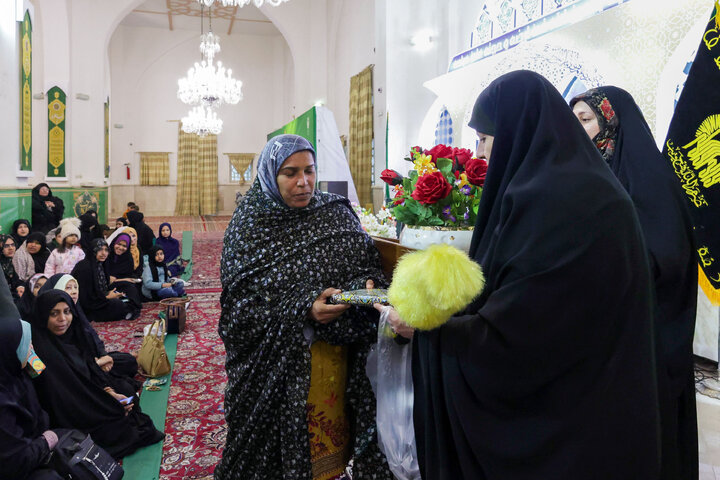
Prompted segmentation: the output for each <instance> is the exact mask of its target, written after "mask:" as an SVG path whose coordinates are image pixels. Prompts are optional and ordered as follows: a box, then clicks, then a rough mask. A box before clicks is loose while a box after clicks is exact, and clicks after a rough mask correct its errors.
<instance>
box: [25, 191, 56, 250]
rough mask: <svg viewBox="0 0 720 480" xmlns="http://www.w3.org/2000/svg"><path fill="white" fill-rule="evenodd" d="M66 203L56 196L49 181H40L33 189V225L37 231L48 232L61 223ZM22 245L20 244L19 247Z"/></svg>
mask: <svg viewBox="0 0 720 480" xmlns="http://www.w3.org/2000/svg"><path fill="white" fill-rule="evenodd" d="M63 213H65V205H64V204H63V201H62V200H60V199H59V198H58V197H54V196H53V194H52V190H50V187H48V184H47V183H39V184H37V185H35V188H33V189H32V227H33V231H35V232H42V233H47V232H49V231H50V230H51V229H53V228H55V227H57V226H58V225H59V224H60V220H61V219H62V218H63ZM19 246H20V245H18V247H19Z"/></svg>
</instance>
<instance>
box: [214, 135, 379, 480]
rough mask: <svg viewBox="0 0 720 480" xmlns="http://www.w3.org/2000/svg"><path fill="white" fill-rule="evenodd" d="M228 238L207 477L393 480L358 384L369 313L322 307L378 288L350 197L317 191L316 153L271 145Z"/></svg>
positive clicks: (372, 327)
mask: <svg viewBox="0 0 720 480" xmlns="http://www.w3.org/2000/svg"><path fill="white" fill-rule="evenodd" d="M258 171H259V174H258V179H257V180H256V181H255V184H254V185H253V186H252V188H251V189H250V191H249V192H248V194H247V195H246V196H245V197H243V200H242V202H241V203H240V205H239V206H238V208H237V209H236V210H235V213H234V214H233V218H232V221H231V222H230V225H229V227H228V229H227V230H226V233H225V246H224V249H223V254H222V262H221V266H222V267H221V279H222V285H223V293H222V297H221V298H222V300H221V306H222V313H221V317H220V326H219V329H218V331H219V334H220V337H221V338H222V339H223V342H224V343H225V349H226V351H227V362H226V369H227V373H228V385H227V389H226V391H225V407H226V409H225V417H226V419H227V424H228V434H227V442H226V445H225V449H224V451H223V458H222V461H221V462H220V464H219V465H218V467H217V468H216V470H215V478H216V479H218V480H229V479H235V478H268V479H269V478H273V479H274V478H308V479H309V478H314V479H319V478H322V479H325V478H338V477H339V476H340V475H343V471H344V469H345V466H346V465H347V463H348V461H349V460H350V459H351V458H352V459H353V464H354V466H353V474H354V475H353V476H355V477H356V478H360V479H365V478H374V479H391V478H393V476H392V474H391V473H390V470H389V468H388V466H387V462H386V460H385V457H384V456H383V454H382V453H380V449H379V448H378V444H377V436H376V433H375V432H376V425H375V396H374V395H373V392H372V389H371V387H370V381H369V380H368V378H367V376H366V374H365V365H366V359H367V353H368V351H369V349H370V346H371V345H372V344H374V343H375V342H376V341H377V318H378V315H377V312H375V311H374V310H371V309H363V308H359V307H350V306H348V305H328V304H326V300H327V299H328V297H330V296H331V295H333V294H335V293H338V292H339V290H338V289H344V290H353V289H359V288H365V287H367V286H370V285H369V284H372V283H373V282H372V281H370V282H368V280H369V279H372V280H374V281H375V282H377V283H378V286H379V285H380V284H381V282H382V281H383V275H382V273H381V270H380V261H379V255H378V252H377V250H376V249H375V247H374V245H373V242H372V240H371V239H370V237H369V236H368V235H367V234H366V233H365V232H364V231H363V229H362V226H361V225H360V222H359V221H358V218H357V216H356V215H355V214H354V213H353V210H352V207H351V206H350V202H348V200H347V199H345V198H343V197H341V196H339V195H334V194H327V193H322V192H320V191H318V190H315V189H314V187H315V151H314V149H313V147H312V145H311V144H310V143H309V142H308V141H307V140H305V139H304V138H302V137H299V136H297V135H280V136H277V137H274V138H272V139H271V140H270V141H269V142H268V143H267V145H266V146H265V148H264V149H263V151H262V154H261V155H260V160H259V165H258Z"/></svg>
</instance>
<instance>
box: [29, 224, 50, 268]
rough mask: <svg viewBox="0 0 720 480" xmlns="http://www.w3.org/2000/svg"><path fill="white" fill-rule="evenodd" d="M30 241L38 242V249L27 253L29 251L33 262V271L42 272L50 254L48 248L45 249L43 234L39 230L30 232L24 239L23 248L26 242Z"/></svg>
mask: <svg viewBox="0 0 720 480" xmlns="http://www.w3.org/2000/svg"><path fill="white" fill-rule="evenodd" d="M30 242H35V243H38V244H40V250H38V252H37V253H30V252H28V253H30V256H31V257H32V259H33V263H34V264H35V272H37V273H42V272H44V271H45V263H46V262H47V259H48V257H49V256H50V250H48V249H47V244H46V240H45V235H43V234H42V233H40V232H33V233H31V234H30V235H28V236H27V238H26V239H25V248H27V244H28V243H30Z"/></svg>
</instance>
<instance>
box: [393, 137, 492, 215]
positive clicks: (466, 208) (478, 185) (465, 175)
mask: <svg viewBox="0 0 720 480" xmlns="http://www.w3.org/2000/svg"><path fill="white" fill-rule="evenodd" d="M405 160H407V161H409V162H413V165H414V167H413V169H412V170H410V172H409V173H408V176H407V177H403V176H402V175H400V174H399V173H398V172H396V171H395V170H384V171H383V172H382V173H381V175H380V178H381V179H382V180H383V181H384V182H385V183H387V184H389V185H391V186H392V187H393V188H394V191H395V196H394V198H393V199H392V200H391V204H392V206H391V210H392V214H393V216H394V217H395V218H396V219H397V221H399V222H402V223H404V224H406V225H412V226H436V227H449V228H463V227H472V226H474V225H475V218H476V217H477V211H478V205H479V204H480V194H481V193H482V186H483V184H484V183H485V174H486V172H487V167H488V165H487V161H486V160H483V159H481V158H473V154H472V152H471V151H470V150H468V149H467V148H453V147H450V146H447V145H435V146H434V147H433V148H431V149H430V150H423V149H422V148H421V147H413V148H411V149H410V155H409V156H408V157H406V158H405Z"/></svg>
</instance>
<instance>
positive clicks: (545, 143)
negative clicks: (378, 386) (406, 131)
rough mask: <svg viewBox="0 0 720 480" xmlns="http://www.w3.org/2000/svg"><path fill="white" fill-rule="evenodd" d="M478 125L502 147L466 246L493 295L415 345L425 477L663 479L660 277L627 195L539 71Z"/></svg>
mask: <svg viewBox="0 0 720 480" xmlns="http://www.w3.org/2000/svg"><path fill="white" fill-rule="evenodd" d="M470 126H471V127H472V128H474V129H475V130H477V131H479V132H484V133H487V132H493V133H494V136H495V139H494V143H493V150H492V153H491V158H490V161H489V169H488V172H487V178H486V181H485V186H484V188H483V194H482V200H481V202H480V208H479V212H478V218H477V223H476V226H475V232H474V236H473V242H472V245H471V248H470V256H471V257H472V258H474V259H475V260H476V261H477V262H478V263H479V264H480V265H481V266H482V268H483V271H484V273H485V277H486V286H485V289H484V291H483V293H482V294H481V295H480V297H479V298H478V299H477V300H476V301H474V302H473V303H472V304H471V305H469V306H468V308H467V309H466V311H465V312H462V313H461V314H458V315H456V316H454V317H452V318H451V319H450V321H449V322H448V323H447V324H445V325H443V326H442V327H440V328H438V329H435V330H433V331H430V332H418V333H417V334H416V340H417V342H416V347H415V350H414V358H413V379H414V384H415V406H414V416H415V433H416V437H417V446H418V456H419V459H420V466H421V473H422V475H423V478H424V479H426V480H435V479H451V478H452V479H456V478H464V479H473V480H482V479H486V478H493V479H510V478H512V479H513V480H524V479H528V480H529V479H538V478H553V479H568V480H569V479H577V478H583V477H586V476H587V475H588V472H589V471H590V470H588V465H592V468H591V471H592V475H591V476H592V477H593V478H618V479H620V478H623V479H630V478H648V479H649V478H657V474H658V464H659V451H658V442H657V439H658V431H657V428H658V425H657V421H658V415H657V395H656V390H655V382H654V378H653V368H654V365H653V359H652V351H653V344H652V327H651V286H650V276H649V269H648V265H647V258H646V255H645V246H644V243H643V240H642V234H641V231H640V226H639V224H638V222H637V216H636V214H635V212H634V209H633V206H632V203H631V201H630V199H629V197H628V195H627V194H626V193H625V191H624V190H623V188H622V186H621V185H620V184H619V182H618V181H617V180H616V179H615V178H614V176H613V175H612V172H610V170H609V169H608V168H607V165H606V164H605V162H603V160H602V158H601V156H600V155H599V154H598V152H597V150H596V149H595V147H594V146H593V144H592V143H591V142H590V141H589V140H588V138H587V135H586V134H585V132H584V131H583V129H582V127H581V126H580V124H579V123H578V122H577V120H576V119H575V118H574V116H573V114H572V112H571V110H570V109H569V108H568V106H567V104H566V103H565V102H564V100H563V98H562V96H561V95H560V94H559V93H558V91H557V90H556V89H555V87H553V86H552V84H550V83H549V82H548V81H547V80H546V79H545V78H543V77H542V76H540V75H538V74H536V73H532V72H528V71H518V72H512V73H509V74H507V75H503V76H502V77H500V78H498V79H497V80H495V81H494V82H493V83H491V84H490V86H489V87H488V88H487V89H485V90H484V91H483V92H482V93H481V94H480V96H479V97H478V99H477V101H476V103H475V108H474V110H473V115H472V118H471V120H470ZM629 392H631V393H629Z"/></svg>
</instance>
